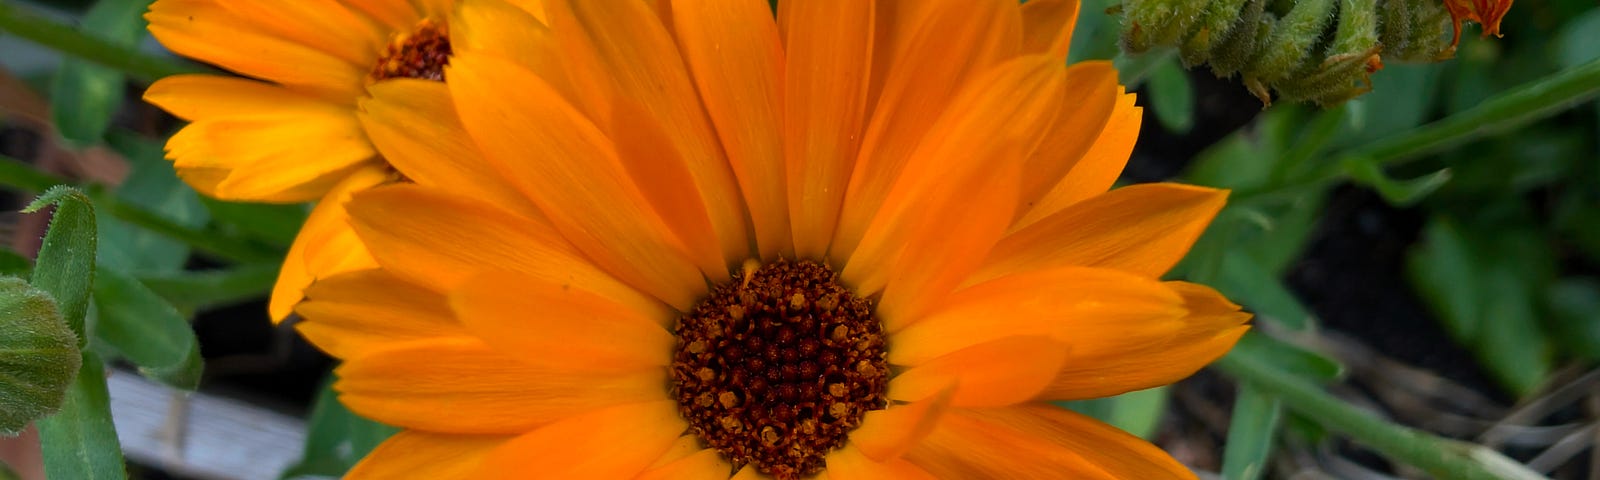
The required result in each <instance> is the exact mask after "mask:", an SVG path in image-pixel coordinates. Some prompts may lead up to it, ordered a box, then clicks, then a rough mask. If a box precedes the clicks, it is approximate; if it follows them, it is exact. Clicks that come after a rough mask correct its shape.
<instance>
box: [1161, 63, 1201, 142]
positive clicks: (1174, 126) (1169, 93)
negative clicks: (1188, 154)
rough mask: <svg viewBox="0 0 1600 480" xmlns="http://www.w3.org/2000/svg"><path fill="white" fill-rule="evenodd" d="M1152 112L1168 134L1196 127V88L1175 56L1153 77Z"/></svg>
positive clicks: (1183, 131)
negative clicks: (1190, 83)
mask: <svg viewBox="0 0 1600 480" xmlns="http://www.w3.org/2000/svg"><path fill="white" fill-rule="evenodd" d="M1150 109H1151V110H1154V111H1155V114H1156V120H1160V121H1161V125H1162V126H1164V127H1167V130H1168V131H1172V132H1176V133H1185V132H1188V131H1189V129H1190V128H1192V127H1193V126H1194V87H1193V86H1191V85H1189V75H1188V74H1186V73H1184V71H1183V68H1182V67H1179V66H1178V62H1177V59H1175V58H1173V57H1172V56H1168V57H1167V58H1166V60H1165V61H1163V62H1161V63H1159V64H1157V65H1156V67H1155V70H1154V71H1153V72H1152V73H1151V75H1150Z"/></svg>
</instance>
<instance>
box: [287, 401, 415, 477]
mask: <svg viewBox="0 0 1600 480" xmlns="http://www.w3.org/2000/svg"><path fill="white" fill-rule="evenodd" d="M338 397H339V396H338V393H336V392H334V391H333V388H332V384H331V382H330V383H329V384H328V385H324V386H323V388H322V393H320V394H318V395H317V403H316V405H315V406H313V407H312V409H311V418H310V419H309V420H308V428H309V431H308V432H307V434H306V445H305V450H304V454H302V456H301V458H300V462H299V463H296V464H295V465H293V466H291V467H289V468H288V469H287V470H284V472H283V474H282V475H281V476H280V477H279V478H281V479H291V478H296V477H302V476H329V477H338V476H342V475H344V473H345V472H346V471H348V470H350V467H353V466H355V464H356V462H359V461H361V459H362V458H363V457H366V456H367V454H368V453H370V452H372V449H374V448H377V447H378V444H380V443H383V441H384V440H387V439H388V438H389V437H390V436H393V435H394V434H395V433H398V432H399V431H400V429H398V428H394V427H391V426H388V425H384V424H381V423H377V422H374V421H371V420H367V419H366V418H363V417H361V416H359V415H356V414H355V413H352V412H350V410H349V409H346V408H345V407H344V404H341V403H339V398H338Z"/></svg>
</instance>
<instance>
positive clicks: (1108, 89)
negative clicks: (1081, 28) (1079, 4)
mask: <svg viewBox="0 0 1600 480" xmlns="http://www.w3.org/2000/svg"><path fill="white" fill-rule="evenodd" d="M1057 61H1060V60H1057ZM1118 88H1120V87H1118V86H1117V70H1116V69H1115V68H1112V66H1111V62H1109V61H1089V62H1079V63H1077V64H1074V65H1072V66H1071V67H1068V68H1067V73H1066V81H1064V82H1062V83H1061V98H1062V100H1061V107H1060V108H1058V109H1056V111H1055V115H1054V117H1055V118H1054V120H1053V121H1051V122H1050V124H1049V127H1048V128H1047V129H1046V132H1047V134H1046V135H1044V136H1043V138H1042V139H1040V141H1039V143H1038V144H1037V145H1036V146H1035V147H1034V148H1033V150H1030V151H1029V152H1028V163H1027V167H1026V169H1025V170H1023V171H1024V172H1026V175H1025V176H1024V177H1023V182H1022V190H1021V198H1022V203H1023V204H1024V205H1030V204H1033V203H1035V202H1037V201H1038V200H1039V197H1042V196H1044V195H1045V194H1046V193H1048V192H1049V191H1050V189H1051V188H1052V187H1054V186H1055V184H1056V182H1058V181H1060V180H1061V177H1063V176H1065V175H1066V174H1067V172H1069V171H1071V170H1072V165H1073V164H1074V163H1076V162H1077V161H1078V160H1079V159H1081V158H1082V157H1083V155H1084V153H1086V152H1088V151H1089V149H1090V148H1092V146H1093V145H1094V144H1095V141H1096V138H1097V137H1099V135H1098V134H1097V133H1094V132H1100V131H1102V130H1104V129H1105V126H1106V122H1107V121H1108V120H1109V119H1110V118H1111V115H1112V113H1113V112H1114V110H1115V109H1116V103H1117V97H1118V95H1117V89H1118ZM1024 213H1025V212H1020V211H1019V212H1017V216H1019V217H1020V216H1022V215H1023V214H1024Z"/></svg>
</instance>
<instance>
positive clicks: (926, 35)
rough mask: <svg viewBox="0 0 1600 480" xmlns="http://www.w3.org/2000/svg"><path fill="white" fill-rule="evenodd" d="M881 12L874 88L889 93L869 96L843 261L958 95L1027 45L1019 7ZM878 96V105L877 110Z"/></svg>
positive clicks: (840, 235)
mask: <svg viewBox="0 0 1600 480" xmlns="http://www.w3.org/2000/svg"><path fill="white" fill-rule="evenodd" d="M890 4H893V5H890ZM879 6H880V7H884V10H882V11H880V12H879V13H880V15H879V16H878V22H877V23H878V24H879V25H880V28H879V30H878V31H879V32H881V33H887V35H888V36H887V38H882V39H881V40H882V42H879V43H877V44H876V45H877V46H881V49H876V48H875V53H874V57H873V60H872V61H873V63H874V64H875V67H874V69H873V73H872V78H873V80H872V82H873V84H874V85H879V86H880V87H879V88H880V89H881V90H880V92H881V93H879V94H877V95H874V94H872V93H870V92H869V93H868V98H869V104H872V105H873V111H872V113H871V114H870V118H871V120H870V122H869V123H868V125H867V127H866V130H865V132H864V134H863V135H864V136H863V140H862V144H861V149H860V152H859V154H858V155H857V156H856V161H855V165H854V167H853V171H852V173H851V174H850V182H849V186H848V189H847V193H846V194H845V200H844V204H843V211H842V212H841V213H840V217H839V225H838V230H837V231H836V233H835V235H834V239H833V245H832V246H831V247H830V251H829V255H830V256H831V257H832V258H834V259H835V260H843V259H847V258H849V256H850V254H851V253H852V252H853V251H854V250H855V248H856V245H857V244H858V243H860V242H861V241H862V237H863V235H865V232H866V230H867V227H868V226H869V225H870V224H871V222H872V219H873V217H874V216H875V215H876V214H877V211H878V209H879V206H880V204H881V203H882V202H883V199H884V197H886V196H888V194H889V191H890V189H891V188H892V187H893V185H894V183H895V181H896V180H897V179H898V178H899V176H900V170H901V169H902V168H904V166H905V163H906V161H907V160H909V159H910V158H913V157H914V156H913V155H912V152H913V151H914V150H915V149H916V148H917V147H918V145H919V144H920V143H922V141H923V139H924V138H925V137H927V136H930V135H929V134H930V130H931V129H932V128H933V124H934V122H935V121H937V120H939V119H940V117H941V115H942V114H943V113H944V111H945V110H946V108H947V107H948V106H949V105H950V104H951V102H952V101H953V100H954V99H955V97H956V95H957V93H958V92H960V91H962V89H963V88H969V89H970V88H971V87H969V86H968V83H969V82H971V81H972V80H973V79H975V78H977V77H978V76H980V75H983V74H985V73H986V72H988V71H990V70H991V69H992V68H993V67H994V66H996V65H999V64H1000V63H1001V62H1003V61H1005V60H1008V59H1010V58H1012V57H1015V56H1016V54H1017V52H1018V49H1019V48H1020V44H1021V42H1022V40H1021V38H1022V26H1021V24H1022V17H1021V14H1020V13H1019V11H1018V8H1017V5H1016V4H1015V3H1013V2H1007V1H1004V0H980V1H976V2H903V3H895V2H888V3H881V4H880V5H879ZM890 7H892V8H890ZM807 33H809V32H807ZM796 34H800V33H796ZM875 42H877V40H875ZM877 52H886V54H883V55H878V54H877ZM880 71H881V72H882V74H881V75H880V73H879V72H880ZM879 78H881V79H882V80H881V81H880V80H878V79H879ZM1017 95H1018V96H1023V95H1022V94H1017ZM874 97H876V100H875V103H871V102H873V100H870V99H873V98H874ZM989 97H1004V96H1003V95H989ZM987 120H988V123H986V124H985V128H984V130H983V131H985V132H992V127H993V126H994V124H995V123H998V122H1001V120H1002V119H1000V118H989V119H987ZM841 263H842V262H841Z"/></svg>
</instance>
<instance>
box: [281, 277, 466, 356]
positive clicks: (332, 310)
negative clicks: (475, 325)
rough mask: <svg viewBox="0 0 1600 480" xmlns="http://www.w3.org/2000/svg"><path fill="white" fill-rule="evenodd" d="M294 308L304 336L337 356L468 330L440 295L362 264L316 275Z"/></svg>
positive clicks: (447, 335)
mask: <svg viewBox="0 0 1600 480" xmlns="http://www.w3.org/2000/svg"><path fill="white" fill-rule="evenodd" d="M306 296H307V297H308V298H309V299H308V300H306V302H305V303H302V304H300V306H299V307H297V308H296V309H295V312H297V313H299V314H300V316H301V317H303V318H304V319H305V321H302V322H300V323H297V324H295V329H297V330H299V331H300V334H301V335H304V336H305V337H306V339H307V340H310V341H311V343H312V344H313V345H316V346H317V348H320V349H322V351H325V352H328V354H330V355H333V356H334V357H336V358H352V357H358V356H361V355H364V354H366V353H370V352H373V351H376V350H380V349H383V348H387V347H390V346H394V345H398V344H401V343H405V342H409V341H414V340H422V339H429V338H441V337H458V338H464V337H466V336H468V335H470V334H469V333H467V331H466V329H464V328H462V327H461V325H460V324H459V323H456V321H455V319H453V318H451V316H450V306H449V304H447V303H446V300H445V298H444V296H442V295H439V294H438V293H435V292H432V291H428V290H426V289H424V288H422V287H419V286H416V285H414V284H411V283H409V282H406V281H404V280H401V279H399V278H395V277H394V276H393V275H390V274H389V273H388V272H385V271H384V270H378V269H373V270H362V271H358V272H350V273H346V274H343V275H337V276H333V277H330V278H326V279H323V280H319V281H317V283H315V284H313V285H312V286H311V288H308V289H306Z"/></svg>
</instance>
